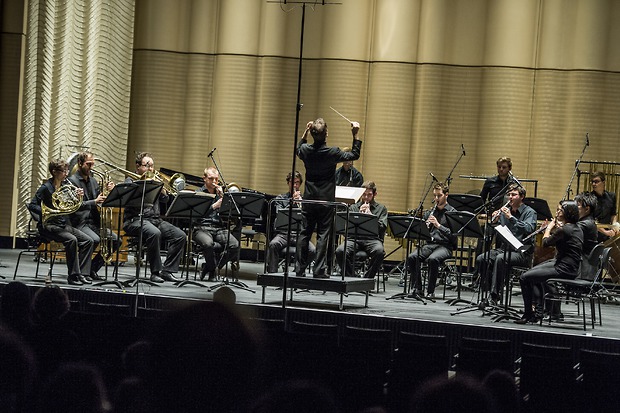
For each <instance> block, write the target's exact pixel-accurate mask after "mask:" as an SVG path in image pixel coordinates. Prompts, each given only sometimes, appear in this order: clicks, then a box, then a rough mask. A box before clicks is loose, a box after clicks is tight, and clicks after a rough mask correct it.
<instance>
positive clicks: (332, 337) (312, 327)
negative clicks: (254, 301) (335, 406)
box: [282, 321, 339, 387]
mask: <svg viewBox="0 0 620 413" xmlns="http://www.w3.org/2000/svg"><path fill="white" fill-rule="evenodd" d="M338 339H339V337H338V325H336V324H317V323H306V322H302V321H293V322H291V323H290V324H289V325H288V327H287V341H288V343H289V346H288V348H286V349H283V350H284V351H283V353H284V354H283V357H286V360H287V362H286V364H287V367H288V368H287V370H286V371H283V372H282V379H305V380H315V381H318V382H321V383H324V384H326V385H327V386H328V387H332V386H334V385H336V383H337V375H336V374H329V373H332V372H333V370H334V366H336V365H337V362H338Z"/></svg>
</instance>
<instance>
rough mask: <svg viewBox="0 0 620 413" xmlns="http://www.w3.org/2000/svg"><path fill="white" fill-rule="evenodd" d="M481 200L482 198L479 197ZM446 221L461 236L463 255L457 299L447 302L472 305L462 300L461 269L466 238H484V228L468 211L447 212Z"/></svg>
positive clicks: (461, 261) (453, 231)
mask: <svg viewBox="0 0 620 413" xmlns="http://www.w3.org/2000/svg"><path fill="white" fill-rule="evenodd" d="M478 198H480V197H478ZM450 205H452V196H450ZM445 216H446V221H448V228H450V231H452V233H453V234H458V235H460V236H461V253H460V264H461V265H459V266H458V269H457V272H456V298H453V299H451V300H448V301H446V303H447V304H449V305H454V304H458V303H468V304H472V302H471V301H467V300H463V299H461V272H462V270H461V267H462V266H463V255H464V253H465V251H463V245H464V244H465V237H473V238H482V235H483V234H482V228H480V224H479V223H478V220H477V219H476V215H475V214H474V213H473V212H468V211H450V212H446V214H445Z"/></svg>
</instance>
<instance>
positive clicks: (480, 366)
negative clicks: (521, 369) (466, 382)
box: [454, 337, 514, 380]
mask: <svg viewBox="0 0 620 413" xmlns="http://www.w3.org/2000/svg"><path fill="white" fill-rule="evenodd" d="M454 357H455V365H454V367H455V371H456V374H457V376H458V375H459V374H460V373H465V374H468V375H470V376H473V377H475V378H477V379H479V380H482V379H484V377H485V376H486V375H487V374H488V373H489V372H491V371H492V370H504V371H506V372H508V373H510V374H514V363H513V357H512V348H511V344H510V340H490V339H477V338H469V337H463V338H461V342H460V343H459V351H458V354H456V355H455V356H454Z"/></svg>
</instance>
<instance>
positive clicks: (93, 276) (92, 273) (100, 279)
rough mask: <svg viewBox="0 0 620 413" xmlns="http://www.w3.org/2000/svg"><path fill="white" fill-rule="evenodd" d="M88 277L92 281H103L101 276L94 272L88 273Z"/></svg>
mask: <svg viewBox="0 0 620 413" xmlns="http://www.w3.org/2000/svg"><path fill="white" fill-rule="evenodd" d="M90 279H91V280H94V281H103V277H101V276H99V274H97V273H96V272H91V273H90Z"/></svg>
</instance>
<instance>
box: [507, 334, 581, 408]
mask: <svg viewBox="0 0 620 413" xmlns="http://www.w3.org/2000/svg"><path fill="white" fill-rule="evenodd" d="M517 364H518V366H519V368H518V370H517V372H518V375H519V384H520V394H521V397H522V399H523V401H524V404H525V406H527V407H528V408H529V410H530V411H533V412H542V413H544V412H557V411H571V410H572V409H573V407H574V406H575V402H576V399H575V398H574V395H575V390H576V374H575V368H574V367H575V362H574V360H573V351H572V349H571V348H570V347H556V346H542V345H537V344H530V343H523V344H522V345H521V357H520V358H519V359H518V360H517Z"/></svg>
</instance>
